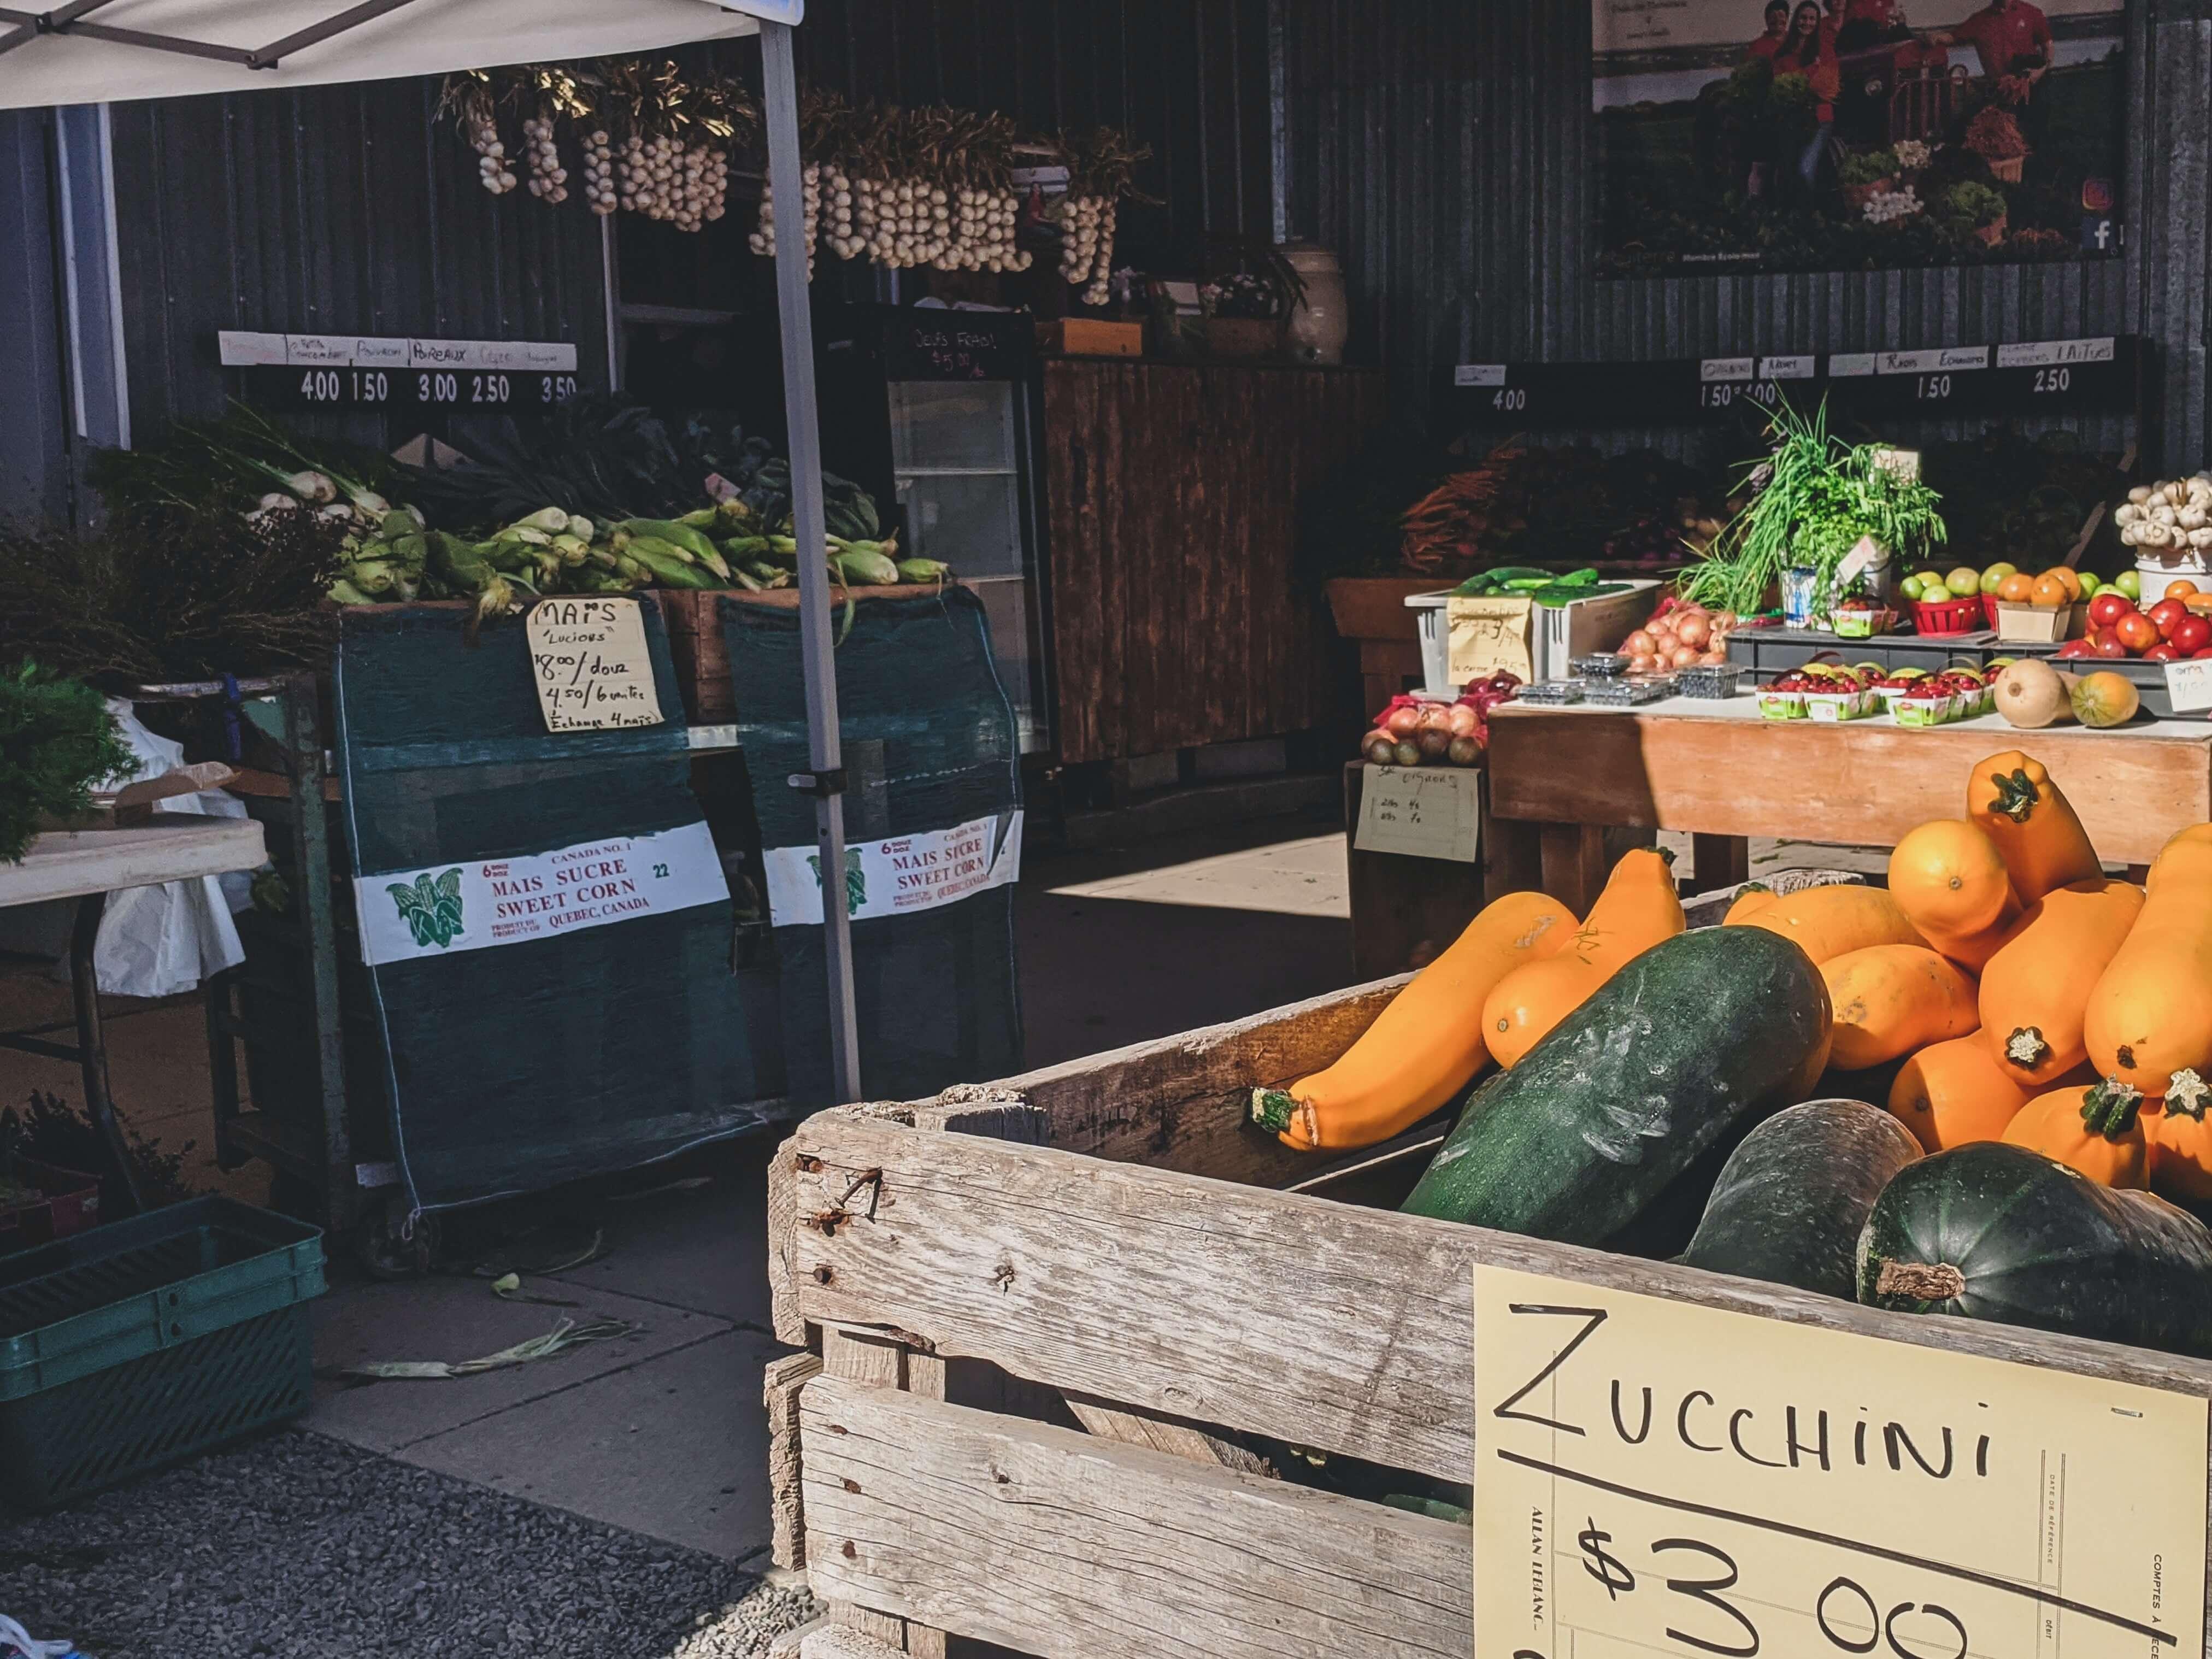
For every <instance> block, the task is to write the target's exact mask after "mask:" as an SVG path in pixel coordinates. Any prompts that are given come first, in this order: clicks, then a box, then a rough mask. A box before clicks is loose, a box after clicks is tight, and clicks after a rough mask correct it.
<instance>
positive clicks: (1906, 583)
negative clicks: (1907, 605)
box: [1897, 576, 1928, 599]
mask: <svg viewBox="0 0 2212 1659" xmlns="http://www.w3.org/2000/svg"><path fill="white" fill-rule="evenodd" d="M1927 589H1928V585H1927V583H1925V582H1924V581H1923V580H1921V579H1920V578H1919V577H1917V576H1907V577H1906V578H1905V580H1903V581H1901V582H1899V583H1898V585H1897V591H1898V592H1900V593H1902V594H1904V595H1905V598H1906V599H1922V598H1923V597H1924V596H1925V595H1926V592H1927Z"/></svg>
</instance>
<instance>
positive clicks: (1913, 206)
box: [1863, 185, 1926, 225]
mask: <svg viewBox="0 0 2212 1659" xmlns="http://www.w3.org/2000/svg"><path fill="white" fill-rule="evenodd" d="M1925 205H1926V204H1924V203H1923V202H1922V201H1921V199H1920V194H1919V192H1918V191H1916V190H1914V189H1913V187H1912V186H1911V185H1900V186H1899V188H1898V189H1896V190H1885V191H1877V192H1876V193H1875V194H1874V195H1872V196H1870V197H1868V198H1867V204H1866V207H1865V209H1864V210H1863V211H1864V213H1865V216H1866V222H1868V223H1869V224H1870V225H1886V224H1888V223H1889V222H1891V221H1892V220H1894V219H1910V218H1911V216H1913V215H1914V214H1916V213H1918V212H1919V211H1920V210H1922V209H1923V207H1924V206H1925Z"/></svg>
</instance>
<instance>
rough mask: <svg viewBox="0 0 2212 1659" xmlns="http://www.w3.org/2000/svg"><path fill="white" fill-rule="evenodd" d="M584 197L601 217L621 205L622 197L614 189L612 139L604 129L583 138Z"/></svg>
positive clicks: (593, 210)
mask: <svg viewBox="0 0 2212 1659" xmlns="http://www.w3.org/2000/svg"><path fill="white" fill-rule="evenodd" d="M584 199H585V200H586V202H589V203H590V204H592V212H594V213H596V214H598V215H599V216H600V217H601V218H603V219H604V218H605V217H606V216H607V215H608V214H610V213H612V212H613V211H614V210H616V209H617V207H619V206H621V205H622V197H620V196H618V195H617V193H616V191H615V153H614V148H613V140H612V139H611V138H610V137H608V135H607V134H606V132H605V131H604V130H601V131H596V132H592V133H589V134H587V135H586V137H585V139H584Z"/></svg>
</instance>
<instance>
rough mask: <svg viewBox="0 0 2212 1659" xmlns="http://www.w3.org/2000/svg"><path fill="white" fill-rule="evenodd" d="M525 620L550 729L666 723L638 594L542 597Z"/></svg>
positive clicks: (592, 729)
mask: <svg viewBox="0 0 2212 1659" xmlns="http://www.w3.org/2000/svg"><path fill="white" fill-rule="evenodd" d="M522 625H523V629H524V630H525V632H526V634H527V635H528V636H529V639H530V671H531V675H532V678H534V679H535V680H536V681H537V684H538V708H541V709H543V710H544V714H545V729H546V730H547V731H548V732H605V731H610V730H612V729H615V728H617V727H622V726H658V725H659V724H660V722H661V720H662V718H663V716H662V714H661V712H660V694H659V691H658V690H656V689H655V688H654V686H653V659H652V657H651V655H650V654H649V653H647V649H646V644H645V618H644V617H643V616H642V615H641V613H640V612H639V610H638V602H637V601H636V600H635V599H541V600H540V601H539V602H538V604H536V605H532V606H531V607H530V611H529V613H528V614H527V615H526V616H525V617H524V618H523V622H522Z"/></svg>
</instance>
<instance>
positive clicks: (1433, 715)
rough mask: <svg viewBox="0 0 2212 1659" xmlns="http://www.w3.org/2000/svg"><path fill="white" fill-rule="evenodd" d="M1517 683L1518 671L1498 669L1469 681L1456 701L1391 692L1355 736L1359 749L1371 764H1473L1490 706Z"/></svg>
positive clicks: (1484, 743) (1486, 732) (1486, 742)
mask: <svg viewBox="0 0 2212 1659" xmlns="http://www.w3.org/2000/svg"><path fill="white" fill-rule="evenodd" d="M1520 686H1521V680H1520V678H1519V676H1517V675H1514V674H1509V673H1507V672H1505V671H1504V670H1503V669H1501V670H1499V671H1498V672H1497V673H1495V674H1492V675H1491V676H1489V677H1488V678H1486V679H1480V680H1476V681H1474V683H1473V684H1470V685H1468V687H1467V688H1466V690H1463V691H1462V693H1461V694H1460V696H1459V700H1458V701H1457V702H1444V701H1443V700H1442V699H1440V698H1435V697H1419V696H1402V697H1393V698H1391V699H1390V706H1389V708H1385V709H1383V711H1382V713H1380V714H1377V715H1376V717H1375V729H1374V730H1373V731H1371V732H1369V733H1368V734H1367V735H1366V736H1365V737H1364V738H1361V739H1360V740H1359V752H1360V753H1361V754H1362V755H1363V756H1364V757H1366V759H1367V761H1368V763H1370V765H1374V766H1474V765H1476V764H1477V763H1480V761H1481V759H1482V756H1483V751H1484V750H1486V749H1487V748H1488V747H1489V746H1490V711H1491V710H1492V708H1496V707H1497V706H1498V704H1499V703H1501V702H1511V701H1512V699H1513V696H1514V694H1515V693H1516V692H1517V691H1518V690H1520Z"/></svg>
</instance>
